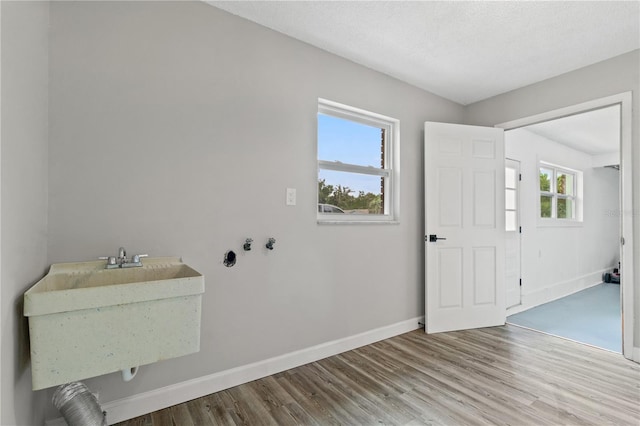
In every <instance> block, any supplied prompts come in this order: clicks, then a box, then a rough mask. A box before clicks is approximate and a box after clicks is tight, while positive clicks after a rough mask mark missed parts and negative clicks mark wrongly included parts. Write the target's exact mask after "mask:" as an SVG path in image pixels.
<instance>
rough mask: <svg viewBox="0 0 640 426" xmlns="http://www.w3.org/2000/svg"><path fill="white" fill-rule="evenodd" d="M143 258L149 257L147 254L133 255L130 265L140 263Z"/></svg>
mask: <svg viewBox="0 0 640 426" xmlns="http://www.w3.org/2000/svg"><path fill="white" fill-rule="evenodd" d="M143 257H149V255H148V254H134V255H133V258H132V259H131V262H132V263H140V259H142V258H143Z"/></svg>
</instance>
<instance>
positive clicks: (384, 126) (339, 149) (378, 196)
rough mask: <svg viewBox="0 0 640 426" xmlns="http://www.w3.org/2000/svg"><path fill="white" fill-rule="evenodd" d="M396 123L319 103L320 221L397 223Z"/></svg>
mask: <svg viewBox="0 0 640 426" xmlns="http://www.w3.org/2000/svg"><path fill="white" fill-rule="evenodd" d="M398 128H399V122H398V120H395V119H393V118H389V117H385V116H382V115H380V114H375V113H372V112H368V111H364V110H361V109H357V108H353V107H349V106H346V105H341V104H338V103H335V102H331V101H327V100H324V99H320V100H319V101H318V221H319V222H332V223H335V222H346V223H348V222H393V221H396V220H397V219H398V181H399V179H398V166H397V163H396V162H397V151H398V148H397V144H398V139H399V137H398Z"/></svg>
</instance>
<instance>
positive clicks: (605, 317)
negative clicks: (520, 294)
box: [507, 283, 622, 352]
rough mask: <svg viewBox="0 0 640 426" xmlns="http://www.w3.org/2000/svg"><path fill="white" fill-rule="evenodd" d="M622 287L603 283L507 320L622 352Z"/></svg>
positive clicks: (509, 317) (511, 316)
mask: <svg viewBox="0 0 640 426" xmlns="http://www.w3.org/2000/svg"><path fill="white" fill-rule="evenodd" d="M620 315H621V314H620V285H618V284H611V283H609V284H607V283H602V284H598V285H596V286H593V287H590V288H587V289H585V290H582V291H579V292H577V293H574V294H572V295H569V296H566V297H563V298H562V299H558V300H554V301H553V302H549V303H545V304H544V305H540V306H536V307H535V308H531V309H529V310H527V311H524V312H520V313H518V314H514V315H510V316H508V317H507V322H508V323H509V324H514V325H520V326H522V327H527V328H531V329H534V330H538V331H542V332H544V333H549V334H553V335H555V336H560V337H565V338H567V339H571V340H575V341H577V342H581V343H586V344H589V345H592V346H597V347H599V348H604V349H608V350H610V351H615V352H622V325H621V316H620Z"/></svg>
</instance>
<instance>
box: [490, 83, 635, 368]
mask: <svg viewBox="0 0 640 426" xmlns="http://www.w3.org/2000/svg"><path fill="white" fill-rule="evenodd" d="M630 101H631V97H630V94H629V93H625V94H620V95H615V96H612V97H608V98H604V99H599V100H595V101H591V102H587V103H584V104H580V105H576V106H573V107H569V108H563V109H561V110H556V111H551V112H549V113H545V114H540V115H537V116H534V117H529V118H525V119H521V120H517V121H514V122H510V123H505V124H502V125H499V126H498V127H502V128H504V129H505V130H506V132H505V146H506V148H505V156H506V157H507V158H509V159H515V160H519V161H520V167H521V170H522V172H521V173H522V176H523V177H522V181H521V182H519V183H520V188H521V191H519V192H520V201H521V202H520V203H518V204H517V206H518V212H520V213H521V216H520V220H521V222H520V223H519V224H518V226H519V227H521V228H520V229H521V230H522V233H521V234H520V235H519V237H520V238H521V239H522V245H521V258H520V260H519V262H520V264H521V273H520V278H521V279H522V281H521V284H522V285H521V286H520V288H519V292H518V294H517V296H519V298H520V303H519V304H514V302H513V301H515V300H516V299H517V297H516V296H514V294H512V295H509V293H507V299H508V300H511V301H512V303H510V305H512V306H511V307H510V308H509V309H508V311H507V315H508V319H507V321H508V322H510V323H514V324H516V325H523V326H527V324H528V322H527V321H533V320H534V319H535V318H536V316H537V318H538V320H539V321H540V324H542V325H541V326H540V327H539V328H540V329H541V331H543V332H548V333H549V334H555V335H559V336H561V337H565V338H569V339H572V340H577V341H581V342H582V343H587V344H591V345H593V346H599V347H604V348H605V349H609V350H614V351H617V352H622V353H623V354H624V355H625V356H626V357H627V358H631V357H632V338H633V330H632V327H633V324H632V319H631V318H632V309H633V296H632V292H633V262H632V259H633V257H632V256H633V254H632V250H633V246H632V238H633V235H632V233H631V220H632V217H631V216H629V217H626V218H625V213H624V212H631V211H632V207H631V185H632V182H631V156H630V146H631V110H630V108H631V103H630ZM594 135H599V136H596V137H593V136H594ZM509 164H510V163H509V161H507V163H506V166H507V169H506V170H508V167H509ZM506 173H508V172H506ZM506 207H508V206H506ZM507 210H508V209H507ZM506 214H509V213H508V211H506ZM507 238H509V232H507ZM507 245H508V244H507ZM507 255H508V253H507ZM507 257H508V256H507ZM618 262H620V265H621V268H620V269H621V271H622V274H621V275H622V277H621V279H620V284H614V283H603V282H602V281H603V278H602V277H603V275H604V274H605V273H611V272H612V271H613V269H614V268H617V267H618ZM507 266H508V265H507ZM509 274H510V272H509V271H508V270H507V275H509ZM512 291H513V288H512ZM569 295H571V296H569ZM565 296H568V297H565ZM592 300H595V305H594V306H593V307H591V308H589V307H588V303H591V302H590V301H592ZM607 301H608V302H607ZM508 305H509V304H508ZM535 311H537V312H535ZM554 312H555V313H554ZM580 312H582V315H584V318H583V319H582V320H581V319H580V317H579V315H580ZM518 323H519V324H518ZM612 324H613V325H612ZM623 325H624V326H623ZM612 327H613V331H611V330H612ZM529 328H534V329H535V328H536V327H529ZM567 330H569V331H568V332H567ZM567 333H568V334H567ZM612 333H613V334H614V336H612V335H611V334H612ZM563 334H564V335H563ZM585 336H586V337H585ZM603 339H604V340H603Z"/></svg>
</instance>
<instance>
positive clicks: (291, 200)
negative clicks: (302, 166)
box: [287, 188, 296, 206]
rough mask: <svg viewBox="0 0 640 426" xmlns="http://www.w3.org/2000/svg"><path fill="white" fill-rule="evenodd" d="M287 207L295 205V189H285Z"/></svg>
mask: <svg viewBox="0 0 640 426" xmlns="http://www.w3.org/2000/svg"><path fill="white" fill-rule="evenodd" d="M287 205H288V206H295V205H296V189H295V188H287Z"/></svg>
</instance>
